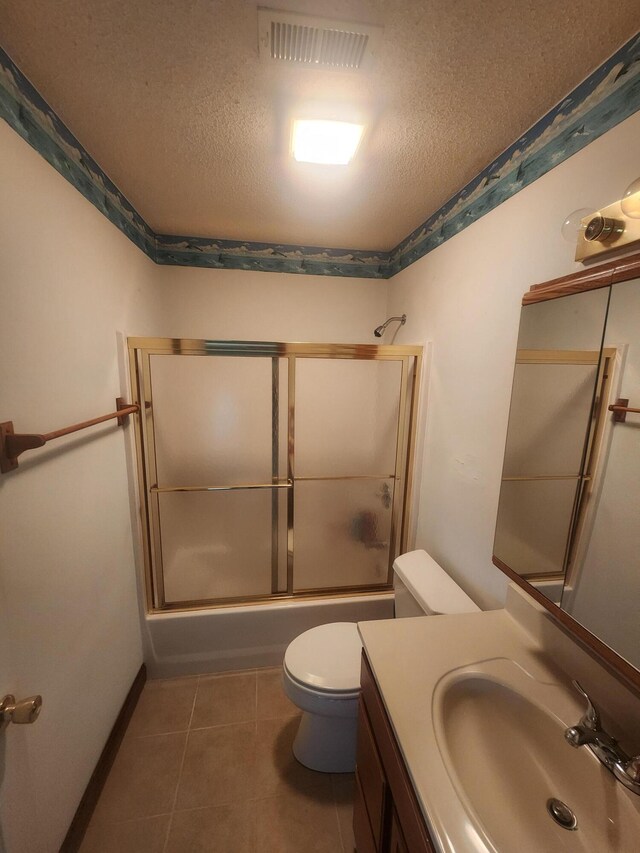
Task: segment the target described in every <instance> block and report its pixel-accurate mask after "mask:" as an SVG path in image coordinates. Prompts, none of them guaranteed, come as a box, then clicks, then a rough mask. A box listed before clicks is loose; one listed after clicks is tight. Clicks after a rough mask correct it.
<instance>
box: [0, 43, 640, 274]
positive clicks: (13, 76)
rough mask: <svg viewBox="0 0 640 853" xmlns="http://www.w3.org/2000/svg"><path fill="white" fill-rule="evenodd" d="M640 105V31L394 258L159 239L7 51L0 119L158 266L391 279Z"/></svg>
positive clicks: (0, 64)
mask: <svg viewBox="0 0 640 853" xmlns="http://www.w3.org/2000/svg"><path fill="white" fill-rule="evenodd" d="M638 109H640V32H638V33H636V34H635V35H634V36H633V37H632V38H631V39H630V40H629V41H628V42H626V44H624V45H623V46H622V47H621V48H620V49H619V50H618V51H616V53H614V54H613V56H611V57H610V58H609V59H607V60H606V62H604V63H603V64H602V65H601V66H600V67H599V68H597V69H596V70H595V71H594V72H593V73H592V74H591V75H590V76H589V77H588V78H587V79H586V80H584V81H583V82H582V83H580V85H579V86H577V87H576V88H575V89H574V90H573V91H572V92H571V93H570V94H569V95H567V97H566V98H563V100H562V101H561V102H560V103H558V104H557V105H556V106H555V107H553V109H551V110H550V111H549V112H548V113H546V115H544V116H543V117H542V118H541V119H540V120H539V121H538V122H536V123H535V124H534V125H533V126H532V127H531V128H530V129H529V130H528V131H526V133H524V134H523V135H522V136H521V137H520V138H519V139H518V140H517V141H516V142H514V143H513V144H512V145H511V146H509V148H507V149H506V150H505V151H504V152H503V153H502V154H500V156H499V157H497V158H496V159H495V160H494V161H493V162H492V163H491V164H490V165H488V166H487V167H486V168H485V169H483V170H482V171H481V172H480V173H479V174H478V175H476V177H474V178H473V179H472V180H471V181H470V182H469V183H468V184H467V185H466V186H465V187H463V188H462V189H461V190H460V191H459V192H457V193H456V194H455V195H454V196H452V197H451V198H450V199H449V200H448V201H447V202H446V203H445V204H444V205H442V207H441V208H440V209H439V210H437V211H436V212H435V213H433V214H432V215H431V216H429V217H428V218H427V219H426V220H425V221H424V222H423V223H422V224H421V225H419V226H418V227H417V228H416V229H414V231H413V232H412V233H411V234H409V235H407V237H405V238H404V239H403V240H401V241H400V243H399V244H398V245H397V246H396V247H395V248H394V249H393V250H392V251H390V252H386V251H375V250H370V251H367V250H361V249H337V248H327V247H319V246H301V245H300V246H299V245H291V244H287V243H256V242H252V241H241V240H222V239H217V238H213V237H211V238H208V237H192V236H180V235H177V236H172V235H167V234H156V233H154V231H153V229H152V228H151V227H150V226H149V225H148V224H147V222H145V220H144V219H143V218H142V216H141V215H140V214H139V213H138V212H137V211H136V209H135V208H134V206H133V205H132V204H131V202H129V201H128V199H127V198H126V196H125V195H124V194H123V193H122V192H121V191H120V190H119V189H118V187H117V186H116V185H115V184H114V183H113V181H111V180H110V178H109V177H108V176H107V175H106V174H105V172H104V171H103V170H102V169H101V168H100V166H99V165H98V164H97V163H96V162H95V160H94V159H93V158H92V157H91V155H90V154H89V153H88V152H87V151H86V150H85V148H84V147H83V146H82V145H81V144H80V142H79V141H78V140H77V139H76V137H75V136H74V135H73V134H72V133H71V131H70V130H69V128H68V127H67V126H66V125H65V124H64V122H63V121H62V120H61V119H60V117H59V116H58V115H57V114H56V113H55V112H54V110H52V109H51V107H50V106H49V105H48V104H47V102H46V101H45V100H44V99H43V98H42V97H41V96H40V94H39V93H38V92H37V90H36V89H35V88H34V87H33V86H32V85H31V83H30V82H29V80H28V79H27V78H26V77H25V76H24V75H23V74H22V73H21V71H20V70H19V69H18V68H17V66H16V65H15V64H14V63H13V61H12V60H11V59H10V57H9V56H8V55H7V54H6V53H5V52H4V51H3V50H2V48H1V47H0V116H1V117H2V118H4V119H5V121H7V123H8V124H9V125H10V126H11V127H12V128H13V129H14V130H15V131H16V132H17V133H19V134H20V136H21V137H22V138H23V139H25V140H26V141H27V142H28V143H29V145H31V146H32V147H33V148H34V149H35V150H36V151H38V153H39V154H41V155H42V157H44V158H45V160H47V162H48V163H50V164H51V165H52V166H53V167H54V168H55V169H56V170H57V171H58V172H59V173H60V174H61V175H63V177H65V178H66V179H67V180H68V181H69V182H70V183H71V184H72V185H73V186H74V187H75V188H76V189H77V190H78V191H79V192H80V193H82V195H83V196H84V197H85V198H86V199H87V200H88V201H90V202H91V203H92V204H93V205H94V206H95V207H96V208H97V209H98V210H99V211H100V212H101V213H103V214H104V216H106V217H107V219H109V221H110V222H112V223H113V224H114V225H115V226H116V227H117V228H119V229H120V231H122V232H123V234H125V235H126V236H127V237H128V238H129V239H130V240H131V241H132V242H133V243H135V244H136V245H137V246H138V247H139V248H140V249H142V250H143V251H144V252H145V253H146V254H147V255H148V256H149V257H150V258H151V259H152V260H153V261H155V262H156V263H158V264H169V265H178V266H191V267H206V268H212V269H242V270H258V271H262V272H279V273H294V274H306V275H324V276H327V275H328V276H341V277H358V278H373V279H387V278H391V277H392V276H394V275H395V274H396V273H398V272H400V270H402V269H405V268H406V267H408V266H409V265H410V264H413V263H415V262H416V261H417V260H419V259H420V258H422V257H424V256H425V255H426V254H428V253H429V252H431V251H433V249H435V248H437V247H438V246H440V245H442V244H443V243H444V242H446V241H447V240H449V239H450V238H451V237H454V236H455V235H456V234H458V233H460V232H461V231H462V230H464V229H465V228H467V227H468V226H469V225H471V224H472V223H473V222H476V221H477V220H478V219H480V218H481V217H482V216H484V215H485V214H486V213H489V212H490V211H491V210H493V209H494V208H496V207H497V206H498V205H500V204H502V203H503V202H504V201H507V199H509V198H511V196H513V195H515V194H516V193H518V192H519V191H520V190H521V189H524V187H526V186H528V185H529V184H531V183H533V181H535V180H537V179H538V178H540V177H542V175H544V174H546V173H547V172H549V171H550V170H551V169H553V168H554V166H557V165H558V164H559V163H562V162H563V161H564V160H566V159H567V158H568V157H571V156H572V155H573V154H575V153H577V152H578V151H580V150H581V149H582V148H584V147H585V146H586V145H588V144H589V143H590V142H593V140H594V139H597V138H598V137H599V136H601V135H602V134H603V133H606V132H607V131H608V130H610V129H611V128H612V127H615V125H617V124H619V123H620V122H621V121H623V120H624V119H625V118H628V117H629V116H631V115H632V114H633V113H635V112H636V111H637V110H638Z"/></svg>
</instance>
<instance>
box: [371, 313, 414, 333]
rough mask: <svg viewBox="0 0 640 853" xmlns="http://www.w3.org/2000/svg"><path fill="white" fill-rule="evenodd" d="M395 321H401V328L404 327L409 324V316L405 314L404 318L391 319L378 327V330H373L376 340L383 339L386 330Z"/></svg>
mask: <svg viewBox="0 0 640 853" xmlns="http://www.w3.org/2000/svg"><path fill="white" fill-rule="evenodd" d="M395 320H397V321H399V322H400V325H401V326H404V324H405V323H406V322H407V315H406V314H403V315H402V317H389V319H388V320H385V321H384V323H383V324H382V325H381V326H378V327H377V328H376V329H374V330H373V334H374V335H375V336H376V338H381V337H382V336H383V335H384V332H385V329H386V328H387V326H388V325H389V323H393V322H394V321H395Z"/></svg>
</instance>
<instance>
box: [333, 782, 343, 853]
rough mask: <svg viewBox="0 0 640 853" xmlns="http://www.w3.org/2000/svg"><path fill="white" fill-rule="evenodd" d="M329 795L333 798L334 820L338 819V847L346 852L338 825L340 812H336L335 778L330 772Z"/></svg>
mask: <svg viewBox="0 0 640 853" xmlns="http://www.w3.org/2000/svg"><path fill="white" fill-rule="evenodd" d="M331 796H332V798H333V810H334V812H335V814H336V820H337V821H338V838H339V839H340V847H341V848H342V853H347V848H346V845H345V839H344V838H343V837H342V826H341V825H340V814H339V813H338V797H337V795H336V780H335V778H334V774H333V773H332V774H331Z"/></svg>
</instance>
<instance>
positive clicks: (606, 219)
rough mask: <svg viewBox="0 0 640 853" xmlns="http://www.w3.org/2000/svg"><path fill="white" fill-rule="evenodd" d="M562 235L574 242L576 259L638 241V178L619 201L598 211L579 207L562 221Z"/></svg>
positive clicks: (569, 241)
mask: <svg viewBox="0 0 640 853" xmlns="http://www.w3.org/2000/svg"><path fill="white" fill-rule="evenodd" d="M561 232H562V236H563V238H564V239H565V240H566V241H567V242H568V243H572V244H575V245H576V255H575V259H576V261H581V260H584V259H585V258H590V257H593V256H594V255H600V254H602V253H603V252H608V251H611V250H612V249H618V248H620V247H622V246H625V247H626V246H628V245H630V244H631V243H636V242H639V241H640V178H638V179H636V180H635V181H633V182H632V183H631V184H629V186H628V187H627V189H626V190H625V192H624V195H623V197H622V199H621V200H620V201H616V202H614V203H613V204H610V205H608V206H607V207H603V208H602V209H601V210H593V209H591V208H586V207H583V208H579V209H578V210H574V211H573V212H572V213H570V214H569V215H568V216H567V217H566V218H565V220H564V222H563V223H562V228H561Z"/></svg>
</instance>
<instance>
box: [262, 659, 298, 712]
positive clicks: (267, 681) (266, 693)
mask: <svg viewBox="0 0 640 853" xmlns="http://www.w3.org/2000/svg"><path fill="white" fill-rule="evenodd" d="M300 713H301V712H300V709H299V708H297V707H296V706H295V705H294V704H293V702H291V701H290V700H289V699H288V698H287V696H286V695H285V692H284V689H283V687H282V669H281V668H278V669H263V670H258V719H259V720H267V719H269V718H270V717H286V716H288V715H293V714H300Z"/></svg>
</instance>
